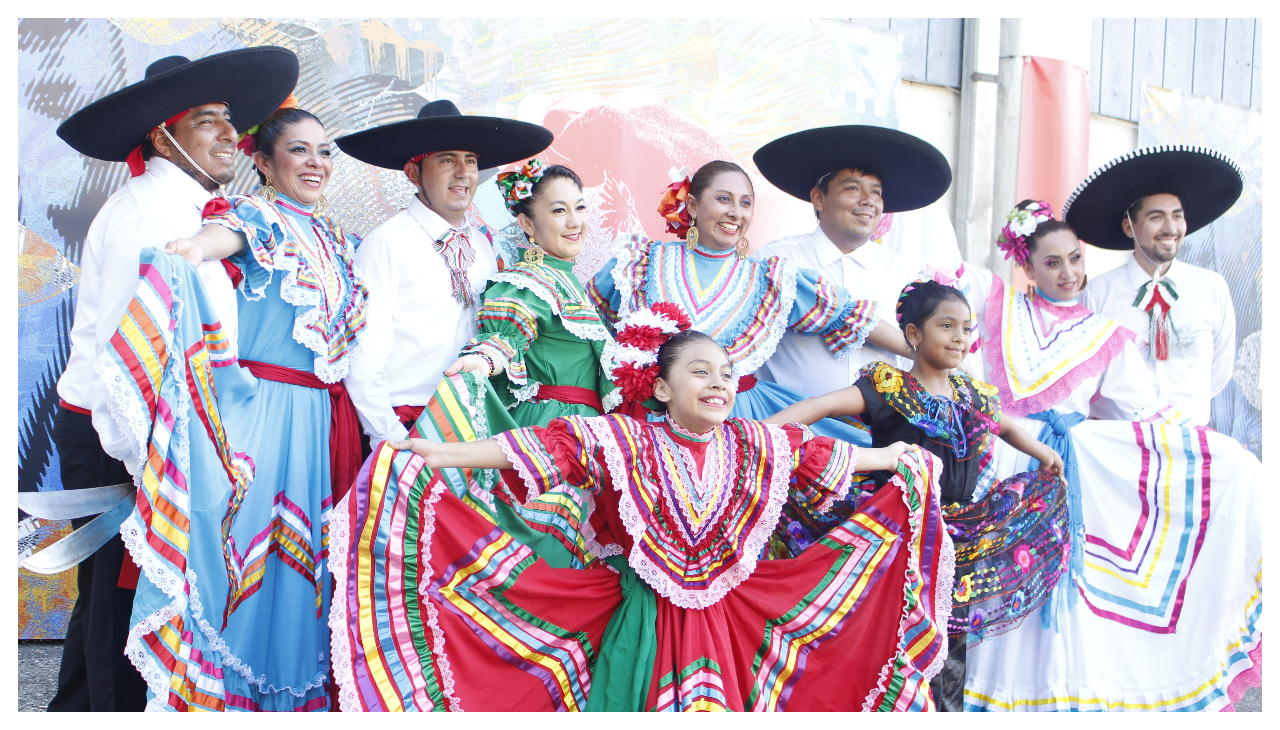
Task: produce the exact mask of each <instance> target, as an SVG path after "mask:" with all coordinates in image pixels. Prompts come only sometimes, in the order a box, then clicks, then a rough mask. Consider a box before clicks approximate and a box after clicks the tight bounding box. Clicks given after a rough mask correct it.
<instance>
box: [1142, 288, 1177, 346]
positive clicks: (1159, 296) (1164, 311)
mask: <svg viewBox="0 0 1280 730" xmlns="http://www.w3.org/2000/svg"><path fill="white" fill-rule="evenodd" d="M1176 301H1178V290H1177V289H1174V288H1173V284H1172V283H1171V282H1169V281H1165V280H1163V279H1152V280H1151V281H1148V282H1147V283H1145V284H1143V285H1142V288H1140V289H1138V297H1137V298H1136V299H1134V301H1133V306H1135V307H1137V308H1138V309H1141V310H1142V311H1144V312H1146V313H1147V316H1148V317H1149V318H1150V320H1149V321H1150V327H1151V332H1150V335H1149V337H1150V345H1149V346H1148V350H1147V354H1148V356H1149V357H1150V358H1151V359H1153V360H1168V359H1169V338H1170V335H1171V334H1172V335H1173V336H1174V337H1175V338H1176V337H1177V331H1176V330H1174V328H1173V323H1172V322H1171V321H1170V320H1169V310H1170V309H1172V308H1173V303H1174V302H1176Z"/></svg>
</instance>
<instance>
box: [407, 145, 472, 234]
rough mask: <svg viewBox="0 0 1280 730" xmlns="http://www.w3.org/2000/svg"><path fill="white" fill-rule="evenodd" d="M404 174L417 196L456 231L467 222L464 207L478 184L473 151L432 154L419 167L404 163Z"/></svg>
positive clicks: (448, 151)
mask: <svg viewBox="0 0 1280 730" xmlns="http://www.w3.org/2000/svg"><path fill="white" fill-rule="evenodd" d="M404 174H405V175H408V176H409V181H410V182H412V183H413V184H414V185H415V186H416V187H417V188H418V197H419V198H420V199H421V200H422V203H423V205H426V206H427V207H428V208H430V209H431V210H433V211H435V212H436V214H437V215H439V216H440V217H441V218H444V219H445V220H446V221H448V222H449V225H451V226H454V227H455V228H456V227H458V226H461V225H462V223H463V221H464V220H466V214H467V208H470V207H471V199H472V198H474V197H475V195H476V185H478V184H479V183H480V159H479V158H478V157H477V156H476V153H474V152H466V151H464V150H446V151H443V152H432V153H431V154H429V155H427V156H426V157H424V158H422V160H421V161H420V162H418V164H416V165H415V164H405V166H404Z"/></svg>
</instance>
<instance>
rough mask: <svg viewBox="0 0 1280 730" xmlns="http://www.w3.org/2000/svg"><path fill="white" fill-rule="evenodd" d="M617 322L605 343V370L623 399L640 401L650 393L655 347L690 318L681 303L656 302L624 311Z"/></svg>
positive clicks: (683, 327) (655, 367) (687, 324)
mask: <svg viewBox="0 0 1280 730" xmlns="http://www.w3.org/2000/svg"><path fill="white" fill-rule="evenodd" d="M620 325H621V326H620V327H619V328H618V334H617V336H616V337H615V338H614V340H613V341H612V342H609V343H608V344H606V345H605V348H604V353H603V360H604V365H605V370H606V371H608V373H609V378H610V379H611V380H612V381H613V382H614V384H615V385H617V386H618V389H619V390H621V391H622V400H623V402H634V403H643V402H644V401H646V400H648V399H650V398H652V397H653V381H654V380H656V379H657V378H658V370H659V367H658V348H660V347H662V345H663V344H664V343H666V341H667V340H669V339H671V336H672V335H674V334H676V333H677V332H684V331H685V330H687V329H689V327H690V326H692V322H691V321H690V320H689V315H688V314H686V313H685V311H684V309H682V308H681V307H680V305H678V304H673V303H671V302H658V303H657V304H654V305H652V306H650V307H648V308H646V309H640V310H637V311H635V312H632V313H631V314H629V315H627V316H626V317H625V318H624V319H623V320H622V322H621V323H620Z"/></svg>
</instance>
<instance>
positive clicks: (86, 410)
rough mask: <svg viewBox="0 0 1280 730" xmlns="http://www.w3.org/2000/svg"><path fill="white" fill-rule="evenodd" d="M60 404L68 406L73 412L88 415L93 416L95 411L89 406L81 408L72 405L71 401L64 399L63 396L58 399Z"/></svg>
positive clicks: (64, 406)
mask: <svg viewBox="0 0 1280 730" xmlns="http://www.w3.org/2000/svg"><path fill="white" fill-rule="evenodd" d="M58 405H60V406H62V407H63V408H66V409H67V410H68V411H71V412H72V413H83V414H84V415H86V416H92V415H93V411H91V410H89V409H88V408H81V407H80V406H73V405H71V404H70V403H68V402H66V401H64V400H63V399H61V398H59V399H58Z"/></svg>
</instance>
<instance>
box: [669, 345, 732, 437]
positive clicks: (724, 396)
mask: <svg viewBox="0 0 1280 730" xmlns="http://www.w3.org/2000/svg"><path fill="white" fill-rule="evenodd" d="M735 395H736V390H735V388H734V381H733V366H732V365H730V364H729V358H728V356H726V355H725V352H724V348H722V347H720V346H719V345H717V344H716V343H714V342H712V341H710V340H699V341H697V342H694V343H693V344H690V345H688V346H687V347H685V348H684V349H683V350H682V351H681V352H680V356H679V357H678V358H677V359H676V362H675V363H673V364H672V365H671V367H670V369H669V371H668V373H667V376H666V377H665V378H658V379H657V380H656V381H654V384H653V397H654V398H657V399H658V400H660V401H662V402H663V403H666V404H667V412H668V413H669V414H670V415H671V418H672V420H674V421H675V422H676V423H677V424H679V425H680V427H681V428H686V429H688V430H690V431H693V432H694V433H706V432H707V431H710V430H711V429H713V428H715V427H716V426H719V425H720V424H721V423H724V420H725V419H726V418H728V417H729V411H730V410H732V409H733V400H734V397H735Z"/></svg>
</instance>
